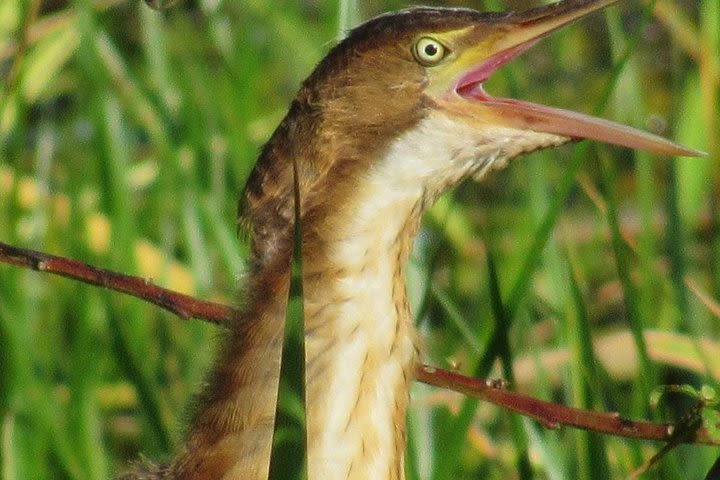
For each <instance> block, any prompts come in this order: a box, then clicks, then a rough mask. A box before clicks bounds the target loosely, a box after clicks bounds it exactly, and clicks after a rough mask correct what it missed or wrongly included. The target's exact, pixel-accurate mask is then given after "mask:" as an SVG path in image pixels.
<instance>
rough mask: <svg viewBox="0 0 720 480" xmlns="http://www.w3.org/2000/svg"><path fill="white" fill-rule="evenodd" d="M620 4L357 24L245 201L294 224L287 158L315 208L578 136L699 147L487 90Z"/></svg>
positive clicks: (659, 149)
mask: <svg viewBox="0 0 720 480" xmlns="http://www.w3.org/2000/svg"><path fill="white" fill-rule="evenodd" d="M615 1H616V0H566V1H563V2H559V3H556V4H552V5H547V6H543V7H538V8H535V9H531V10H527V11H524V12H519V13H516V12H510V13H482V12H478V11H475V10H470V9H463V8H430V7H419V8H411V9H407V10H403V11H400V12H394V13H389V14H385V15H381V16H379V17H376V18H374V19H372V20H370V21H368V22H366V23H364V24H362V25H360V26H359V27H357V28H355V29H353V30H352V31H351V32H350V33H349V34H348V36H347V37H346V38H345V39H344V40H343V41H341V42H340V43H339V44H338V45H337V46H335V47H334V48H333V49H332V50H331V51H330V52H329V54H328V55H327V56H326V57H325V58H324V59H323V60H322V61H321V62H320V64H319V65H318V66H317V67H316V69H315V71H314V72H313V73H312V74H311V75H310V76H309V77H308V79H307V80H306V81H305V82H304V83H303V85H302V87H301V89H300V92H299V93H298V96H297V98H296V100H295V101H294V102H293V105H292V107H291V109H290V112H289V113H288V116H287V117H286V118H285V120H284V121H283V123H282V124H281V125H280V127H279V128H278V130H277V131H276V133H275V135H274V137H273V139H271V141H270V142H269V143H268V145H267V146H266V147H265V150H264V152H263V155H262V156H261V159H260V161H259V163H258V166H257V167H256V169H255V172H254V173H253V177H251V180H250V182H249V187H248V190H246V204H247V205H250V207H251V208H250V210H253V206H257V208H255V211H257V212H261V211H264V213H261V214H260V215H259V216H258V218H259V222H267V221H268V220H269V218H270V216H272V215H275V218H276V220H275V221H276V222H278V223H282V224H286V225H287V224H291V223H292V210H291V208H290V206H291V198H292V197H291V196H290V194H291V191H292V185H293V183H292V173H291V170H290V163H289V162H288V161H287V159H290V158H292V159H293V161H294V162H296V166H297V169H298V170H297V171H298V180H299V182H298V183H299V185H300V190H301V193H302V196H303V202H304V205H307V206H308V208H313V207H314V206H316V205H320V204H323V203H327V199H329V198H330V199H332V200H333V202H332V203H333V205H342V204H344V203H345V200H346V199H347V198H348V197H352V196H353V195H355V194H356V193H357V191H358V190H359V189H361V187H362V185H363V181H364V179H368V178H387V179H389V180H388V182H387V184H386V185H385V186H384V188H385V189H386V190H387V191H391V190H392V191H403V189H407V191H408V192H411V193H410V194H409V195H414V194H415V193H412V192H414V191H421V192H422V195H423V196H424V198H423V202H422V203H423V206H424V205H426V204H429V203H431V202H432V201H433V200H434V198H435V197H436V196H437V195H439V194H440V193H442V192H443V191H445V190H447V189H448V188H450V187H452V186H453V185H455V184H456V183H457V182H459V181H460V180H462V179H463V178H466V177H467V176H473V177H475V178H480V177H482V176H483V175H484V174H485V173H486V172H487V171H489V170H490V169H491V168H498V167H502V166H504V165H505V164H506V162H507V161H508V160H510V159H512V158H514V157H517V156H518V155H520V154H523V153H527V152H530V151H533V150H537V149H541V148H546V147H551V146H556V145H560V144H562V143H566V142H569V141H574V140H582V139H593V140H598V141H602V142H606V143H610V144H615V145H619V146H624V147H629V148H637V149H642V150H647V151H650V152H655V153H658V154H662V155H683V156H697V155H701V153H700V152H697V151H695V150H692V149H690V148H686V147H683V146H680V145H677V144H675V143H673V142H671V141H669V140H666V139H664V138H661V137H658V136H656V135H653V134H650V133H646V132H643V131H640V130H637V129H634V128H631V127H627V126H624V125H620V124H617V123H614V122H611V121H608V120H604V119H600V118H596V117H592V116H589V115H585V114H581V113H576V112H572V111H567V110H562V109H559V108H553V107H548V106H544V105H538V104H534V103H530V102H525V101H521V100H515V99H509V98H496V97H493V96H491V95H489V94H488V93H487V92H486V91H485V89H484V83H485V82H486V80H488V79H489V78H490V77H491V76H492V75H493V74H494V73H495V72H496V71H497V70H498V69H499V68H500V67H502V66H503V65H505V64H506V63H508V62H510V61H511V60H512V59H514V58H515V57H517V56H518V55H520V54H521V53H523V52H525V51H526V50H528V49H529V48H530V47H532V46H533V45H535V44H536V43H537V42H538V41H539V40H541V39H542V38H543V37H545V36H547V35H548V34H550V33H552V32H554V31H555V30H557V29H559V28H561V27H563V26H565V25H567V24H569V23H571V22H573V21H575V20H577V19H579V18H582V17H584V16H586V15H588V14H590V13H592V12H594V11H597V10H599V9H601V8H603V7H606V6H608V5H610V4H612V3H615ZM278 159H280V161H278ZM282 159H286V160H282ZM413 189H414V190H413ZM273 195H275V196H276V197H277V198H275V199H272V198H271V197H272V196H273ZM390 200H392V198H390ZM303 208H305V206H304V207H303ZM421 210H422V209H421ZM278 212H280V213H281V215H280V217H281V220H277V218H278ZM330 213H332V211H331V212H330ZM318 215H321V216H322V215H328V212H323V213H320V214H318ZM316 216H317V215H316Z"/></svg>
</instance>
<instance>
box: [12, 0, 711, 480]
mask: <svg viewBox="0 0 720 480" xmlns="http://www.w3.org/2000/svg"><path fill="white" fill-rule="evenodd" d="M359 3H360V2H358V4H359ZM413 3H415V2H413ZM449 3H450V2H449ZM452 3H453V4H457V3H460V2H452ZM362 5H363V6H362V7H359V6H357V5H354V4H353V3H352V2H347V1H345V2H343V1H340V2H335V3H333V2H319V1H309V0H305V1H300V2H297V1H289V0H279V1H274V2H264V1H257V0H236V1H232V2H229V1H228V2H215V1H206V0H204V1H197V2H191V1H188V2H185V3H183V2H181V3H178V4H176V5H174V6H169V7H168V8H167V9H164V10H160V11H158V10H153V9H151V8H149V7H148V6H147V5H146V4H145V3H142V2H140V1H137V0H136V1H124V2H123V1H120V0H97V1H95V0H77V1H75V2H65V1H62V0H54V1H46V2H41V1H40V0H28V1H23V0H8V1H3V2H0V240H2V241H4V242H7V243H11V244H13V245H18V246H24V247H27V248H34V249H38V250H43V251H47V252H51V253H54V254H58V255H63V256H68V257H72V258H76V259H81V260H83V261H86V262H89V263H93V264H96V265H100V266H104V267H106V268H110V269H114V270H118V271H122V272H126V273H131V274H135V275H140V276H143V277H148V278H151V279H152V280H153V281H154V282H157V283H158V284H161V285H164V286H167V287H169V288H172V289H176V290H180V291H183V292H186V293H190V294H193V295H196V296H198V297H201V298H205V299H215V300H218V301H222V302H226V303H231V302H233V299H234V298H236V291H237V289H238V288H239V285H241V284H242V269H243V259H244V257H245V245H244V244H243V243H242V239H240V240H239V239H238V238H237V236H236V226H235V222H234V218H235V209H236V202H237V198H238V196H239V192H240V190H241V188H242V185H243V184H244V181H245V179H246V177H247V175H248V173H249V172H250V170H251V168H252V165H253V162H254V160H255V158H256V154H257V152H258V150H259V147H260V145H261V144H262V143H263V141H264V140H265V139H267V138H268V137H269V135H270V134H271V133H272V130H273V129H274V127H275V125H277V123H278V122H279V121H280V119H281V118H282V117H283V115H284V112H285V109H286V107H287V105H288V103H289V101H290V100H291V99H292V97H293V96H294V92H295V90H296V89H297V87H298V85H299V82H300V81H302V79H303V78H304V77H305V76H306V75H307V74H309V72H310V71H311V69H312V67H313V65H314V64H315V63H316V62H317V61H318V59H320V58H321V57H322V56H323V54H324V53H325V52H326V51H327V50H328V48H329V47H330V46H331V45H332V44H333V43H334V41H335V38H336V37H337V35H338V31H340V30H342V29H341V28H340V27H339V25H349V24H352V23H353V22H356V21H359V20H361V19H365V18H368V17H370V16H371V15H373V14H376V13H379V12H382V11H386V10H389V9H394V8H399V7H403V6H405V3H404V2H399V1H379V0H376V1H373V2H365V3H363V4H362ZM530 5H531V2H529V1H527V0H519V1H513V2H510V1H507V3H504V2H503V1H501V0H488V1H487V2H486V3H485V4H483V2H480V1H478V2H466V3H465V4H464V6H470V7H475V8H488V9H504V8H510V7H513V8H525V7H528V6H530ZM719 37H720V4H719V3H718V2H717V1H716V0H657V1H656V2H641V1H639V0H627V1H625V2H622V4H621V5H620V6H618V7H612V8H609V9H607V11H606V12H605V13H600V14H596V15H593V16H592V17H590V18H588V19H585V20H583V21H582V22H580V23H579V24H578V25H575V26H572V27H569V28H567V29H565V30H563V31H562V32H559V33H557V34H555V35H554V36H552V37H551V38H549V39H547V40H544V41H543V43H542V44H541V45H540V46H538V47H536V48H535V49H533V50H531V51H530V52H529V53H527V54H526V55H524V56H523V58H521V59H519V60H518V61H516V62H514V64H513V65H510V66H508V67H506V68H504V69H503V70H502V71H501V73H499V74H498V75H496V78H494V79H493V80H492V81H491V82H490V84H489V85H488V90H489V91H491V92H493V93H494V94H496V95H506V96H517V97H520V98H524V99H531V100H533V101H538V102H542V103H546V104H551V105H558V106H563V107H566V108H571V109H573V110H579V111H585V112H592V113H596V114H600V115H602V116H605V117H608V118H612V119H614V120H618V121H622V122H624V123H628V124H631V125H634V126H638V127H641V128H645V129H649V130H653V131H656V132H659V133H661V134H663V135H666V136H668V137H671V138H674V139H676V140H678V141H680V142H683V143H685V144H687V145H689V146H692V147H694V148H698V149H702V150H705V151H708V152H709V154H710V155H709V156H708V157H707V158H704V159H668V158H657V157H654V156H651V155H647V154H644V153H638V152H632V151H628V150H625V149H618V148H614V147H608V146H605V145H598V144H594V143H588V142H582V143H579V144H576V145H572V146H568V147H564V148H562V149H558V150H553V151H548V152H541V153H536V154H533V155H531V156H528V157H525V158H522V159H517V160H515V161H514V162H512V163H511V165H510V166H508V168H507V169H506V170H505V171H502V172H496V173H495V174H493V175H492V176H491V177H490V178H488V179H487V180H486V181H484V182H483V183H480V184H476V183H472V182H468V183H466V184H464V185H463V186H462V187H461V188H460V189H458V190H456V191H455V192H454V193H453V194H451V195H448V196H446V197H445V198H443V199H442V200H441V202H440V203H439V204H438V205H437V207H436V208H435V209H433V211H432V212H431V213H430V214H429V215H428V218H427V219H426V222H425V225H424V228H423V231H422V233H421V235H420V237H419V239H418V242H417V245H416V249H415V253H414V256H413V259H412V268H411V269H410V272H409V275H408V277H409V278H408V284H409V287H410V290H411V292H412V298H413V303H414V308H415V311H416V312H417V324H418V328H419V330H420V332H421V338H422V345H423V351H424V352H425V360H426V362H427V363H430V364H434V365H437V366H440V367H444V368H456V369H458V370H459V371H462V372H465V373H468V374H474V375H477V376H480V377H487V376H492V377H503V378H506V379H509V380H510V381H511V385H512V388H516V389H518V390H521V391H524V392H527V393H530V394H532V395H534V396H537V397H540V398H545V399H549V400H553V401H557V402H562V403H565V404H569V405H574V406H578V407H583V408H590V409H596V410H602V411H618V412H620V413H621V414H622V415H623V416H627V417H631V418H647V419H655V420H658V421H660V420H662V421H675V420H677V419H679V418H682V417H683V415H685V414H686V413H687V412H689V411H690V410H691V409H692V407H693V405H694V403H693V402H694V400H693V397H692V396H678V395H675V394H672V393H670V394H668V395H667V396H666V397H664V401H663V402H661V408H658V409H652V408H650V403H651V398H654V396H653V395H652V392H653V390H654V389H655V388H656V387H657V386H660V385H664V384H690V385H693V386H694V387H696V388H697V389H698V390H699V389H700V388H701V386H702V385H705V386H706V389H705V391H707V387H714V386H717V383H718V379H719V378H720V361H718V358H720V355H718V352H720V341H718V340H717V339H718V338H719V334H720V323H719V322H718V319H719V317H720V307H719V306H718V303H719V300H718V299H720V236H719V235H718V233H717V232H718V221H719V220H720V198H719V197H718V193H717V192H719V191H720V163H719V162H718V160H720V116H719V115H718V111H720V109H719V107H720V100H719V96H720V38H719ZM216 329H217V327H213V326H211V325H204V324H201V323H200V322H183V321H181V320H179V319H177V318H175V317H173V316H172V315H169V314H167V313H165V312H163V311H160V310H159V309H157V308H154V307H152V306H149V305H146V304H144V303H142V302H141V301H139V300H135V299H132V298H129V297H125V296H122V295H119V294H115V293H111V292H107V291H104V290H102V289H97V288H92V287H88V286H85V285H81V284H79V283H77V282H73V281H68V280H64V279H59V278H55V277H50V276H47V275H42V274H38V273H35V272H31V271H28V270H21V269H18V268H14V267H11V266H7V265H0V475H2V478H3V479H8V480H10V479H31V478H32V479H42V478H52V479H63V478H67V479H103V478H108V477H110V476H111V475H113V474H114V473H117V472H118V471H120V470H121V469H123V468H124V467H125V466H126V465H127V464H128V462H129V461H131V460H133V459H138V458H140V456H141V455H142V456H144V457H146V458H151V459H162V458H167V456H168V455H169V454H170V452H171V451H172V449H173V446H174V445H176V444H177V442H178V441H179V440H180V439H181V437H182V431H183V422H184V421H185V420H186V419H187V417H188V415H189V414H190V412H189V410H188V405H190V404H191V398H192V393H193V392H196V391H197V390H198V387H199V385H200V384H201V382H202V379H203V372H204V371H205V368H206V366H207V365H208V362H209V361H210V359H211V358H212V352H213V344H214V336H215V332H216V331H217V330H216ZM493 338H494V339H495V340H493ZM490 345H493V346H494V347H493V348H489V346H490ZM496 359H500V361H499V362H498V361H496ZM671 390H672V389H671ZM681 390H682V389H681ZM686 390H687V389H686ZM281 396H282V401H281V406H280V410H281V417H280V418H281V420H282V425H281V426H280V427H279V431H278V435H277V436H276V441H277V443H278V455H281V456H282V457H281V458H293V456H294V457H295V460H296V461H294V462H292V463H291V462H290V461H285V462H282V463H281V464H280V467H279V469H278V470H277V478H283V479H284V478H293V477H292V474H293V472H295V471H297V468H298V465H299V464H300V460H301V453H299V454H298V452H301V450H298V449H299V448H300V447H299V446H300V445H301V442H300V439H301V438H302V434H301V432H302V430H301V427H300V426H299V425H300V422H299V420H298V418H302V416H301V413H298V412H299V411H300V407H301V402H300V400H299V397H298V396H297V393H296V392H294V391H293V390H292V387H291V382H286V383H284V385H283V391H282V393H281ZM413 405H414V406H413V409H412V412H411V415H410V425H411V427H410V446H409V451H408V466H407V469H408V473H409V478H410V479H415V478H428V479H438V480H440V479H449V478H467V479H470V478H498V479H505V478H552V479H565V478H567V479H575V478H583V479H593V478H597V479H606V478H626V477H627V476H628V475H629V474H630V472H633V471H634V470H635V469H637V468H638V467H640V466H641V465H642V464H643V462H645V461H647V460H648V459H649V458H650V457H651V456H652V455H653V454H654V453H655V452H657V451H658V450H659V449H660V448H661V446H660V445H657V444H652V443H647V442H636V441H628V440H624V439H617V438H608V437H603V436H599V435H596V434H593V433H588V432H583V431H574V430H571V429H561V430H557V431H555V430H547V429H544V428H543V427H541V426H539V425H537V424H535V423H533V422H531V421H527V420H523V419H521V418H519V417H517V416H515V415H512V414H510V413H508V412H506V411H504V410H502V409H499V408H497V407H493V406H490V405H485V404H478V403H477V402H475V401H471V400H467V399H464V398H463V397H460V396H459V395H457V394H452V393H450V392H445V391H439V390H437V389H433V388H430V387H426V386H423V385H418V386H417V388H416V389H415V390H414V392H413ZM709 418H714V417H713V416H712V415H710V416H709ZM718 456H719V455H718V451H717V449H713V448H709V447H700V446H683V447H679V448H677V449H675V450H673V451H672V452H671V453H670V454H669V455H667V456H666V457H665V458H663V459H661V460H660V461H659V463H658V464H657V465H656V466H654V467H653V468H652V470H651V471H650V473H647V474H645V478H666V479H687V478H690V479H695V478H697V479H699V478H703V477H704V475H705V473H706V472H707V471H708V470H709V469H710V466H711V465H712V464H713V462H714V461H715V459H716V458H717V457H718Z"/></svg>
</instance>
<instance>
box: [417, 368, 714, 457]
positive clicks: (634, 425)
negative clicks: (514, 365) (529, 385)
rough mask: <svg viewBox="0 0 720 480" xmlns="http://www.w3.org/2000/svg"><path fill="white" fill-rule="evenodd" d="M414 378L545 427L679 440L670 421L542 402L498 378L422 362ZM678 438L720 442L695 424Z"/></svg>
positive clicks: (664, 440) (619, 435) (672, 440)
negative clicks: (474, 375)
mask: <svg viewBox="0 0 720 480" xmlns="http://www.w3.org/2000/svg"><path fill="white" fill-rule="evenodd" d="M417 380H419V381H421V382H423V383H427V384H428V385H433V386H436V387H441V388H446V389H449V390H453V391H455V392H459V393H462V394H464V395H469V396H471V397H475V398H477V399H479V400H484V401H487V402H490V403H493V404H495V405H498V406H500V407H503V408H505V409H507V410H512V411H513V412H517V413H520V414H522V415H525V416H527V417H530V418H533V419H535V420H537V421H539V422H540V423H542V424H543V425H544V426H545V427H546V428H553V429H555V428H559V427H560V426H562V425H565V426H570V427H576V428H581V429H583V430H589V431H594V432H600V433H605V434H608V435H614V436H617V437H625V438H634V439H638V440H657V441H661V442H676V441H678V438H677V437H676V429H675V426H674V425H672V424H664V423H652V422H642V421H635V420H628V419H625V418H622V417H621V416H620V415H619V414H618V413H607V412H595V411H591V410H582V409H579V408H573V407H568V406H566V405H561V404H557V403H551V402H545V401H543V400H538V399H537V398H533V397H530V396H529V395H525V394H523V393H518V392H512V391H510V390H506V389H505V388H503V387H502V386H500V387H499V386H498V385H497V382H493V381H487V380H480V379H476V378H470V377H466V376H464V375H460V374H457V373H453V372H450V371H447V370H443V369H440V368H435V367H430V366H427V365H421V366H420V367H419V368H418V371H417ZM679 442H680V443H699V444H705V445H720V441H718V440H717V439H715V438H712V437H711V436H710V435H709V434H708V432H707V431H706V430H705V429H704V428H698V429H697V430H696V431H695V432H694V433H693V434H691V435H688V434H687V432H683V435H682V436H681V437H680V438H679Z"/></svg>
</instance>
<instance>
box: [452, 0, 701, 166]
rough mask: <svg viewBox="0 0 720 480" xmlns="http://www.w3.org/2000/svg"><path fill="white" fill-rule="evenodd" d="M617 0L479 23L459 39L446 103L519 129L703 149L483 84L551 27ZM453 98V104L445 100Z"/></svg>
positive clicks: (652, 147)
mask: <svg viewBox="0 0 720 480" xmlns="http://www.w3.org/2000/svg"><path fill="white" fill-rule="evenodd" d="M615 1H616V0H567V1H564V2H560V3H556V4H552V5H548V6H545V7H540V8H536V9H532V10H527V11H525V12H521V13H512V14H509V15H506V16H504V17H500V18H498V17H494V18H492V19H491V20H489V21H488V22H479V23H478V24H477V25H476V26H474V27H473V28H472V29H470V30H469V31H468V33H467V34H466V35H465V36H464V38H463V39H462V43H463V45H466V46H464V47H463V48H462V49H461V51H460V53H459V56H458V59H457V61H456V62H454V63H455V64H456V66H455V68H454V69H453V70H455V69H456V68H459V69H460V70H459V71H458V72H457V74H456V75H454V84H451V90H450V92H449V93H450V94H449V95H447V96H445V100H446V101H447V103H446V102H443V103H446V106H447V107H450V108H452V109H453V110H456V111H457V110H458V108H460V109H464V110H466V113H468V114H471V115H472V116H473V117H474V118H475V119H476V120H479V121H483V122H484V121H487V122H492V123H493V124H495V125H502V126H506V127H510V128H514V129H518V130H530V131H535V132H543V133H550V134H555V135H560V136H564V137H568V138H570V139H583V138H586V139H594V140H599V141H602V142H607V143H610V144H614V145H621V146H625V147H630V148H637V149H641V150H646V151H649V152H654V153H658V154H663V155H679V156H702V155H704V153H702V152H699V151H697V150H694V149H691V148H687V147H684V146H682V145H678V144H676V143H673V142H671V141H669V140H666V139H664V138H661V137H658V136H656V135H653V134H650V133H647V132H643V131H641V130H637V129H635V128H631V127H627V126H625V125H620V124H618V123H615V122H611V121H609V120H604V119H600V118H595V117H592V116H589V115H585V114H582V113H576V112H571V111H567V110H562V109H559V108H553V107H547V106H544V105H538V104H534V103H530V102H524V101H520V100H515V99H508V98H495V97H492V96H490V95H488V94H487V93H486V92H485V90H484V89H483V83H484V82H485V80H487V79H488V78H489V77H490V76H491V75H492V74H493V73H494V72H495V71H496V70H497V69H498V68H500V67H501V66H503V65H505V64H506V63H508V62H509V61H510V60H512V59H513V58H515V57H517V56H518V55H520V54H521V53H523V52H525V51H526V50H527V49H528V48H530V47H531V46H533V45H534V44H535V43H537V42H538V41H539V40H540V39H542V38H543V37H545V36H546V35H548V34H550V33H552V32H553V31H555V30H557V29H559V28H561V27H563V26H565V25H567V24H568V23H570V22H572V21H574V20H577V19H579V18H581V17H584V16H585V15H587V14H589V13H591V12H594V11H596V10H599V9H601V8H603V7H605V6H607V5H610V4H612V3H615ZM452 103H455V104H456V105H450V104H452Z"/></svg>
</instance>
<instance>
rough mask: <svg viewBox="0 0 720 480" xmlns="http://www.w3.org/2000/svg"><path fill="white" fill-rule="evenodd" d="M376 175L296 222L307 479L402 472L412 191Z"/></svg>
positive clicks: (416, 201) (409, 362)
mask: <svg viewBox="0 0 720 480" xmlns="http://www.w3.org/2000/svg"><path fill="white" fill-rule="evenodd" d="M383 173H384V172H380V171H371V172H368V174H367V175H368V176H367V177H366V179H367V180H368V183H367V186H366V188H363V189H362V191H359V192H357V194H356V195H354V196H353V197H348V198H347V199H345V201H344V202H343V205H342V206H341V207H338V205H337V204H335V202H326V204H325V206H324V207H323V208H322V210H323V211H322V212H316V213H317V214H319V215H317V216H315V215H313V217H314V218H322V219H323V221H322V223H323V225H322V227H320V228H315V227H316V226H313V225H303V231H304V232H307V233H306V234H305V235H304V242H303V244H304V245H303V247H304V248H303V278H304V282H303V288H304V305H305V349H306V350H305V355H306V372H305V375H306V391H305V395H306V424H307V449H308V478H342V479H367V478H374V479H384V480H390V479H402V478H404V453H405V416H406V409H407V404H408V396H409V382H410V381H411V380H412V377H413V366H414V360H415V358H416V349H415V346H414V343H413V327H412V324H411V321H410V312H409V308H408V302H407V296H406V290H405V282H404V274H403V270H404V265H405V263H406V261H407V258H408V254H409V251H410V248H411V244H412V239H413V237H414V234H415V232H416V231H417V228H418V221H419V218H420V199H421V195H420V194H419V193H420V192H419V191H402V190H398V189H395V188H393V186H392V185H388V184H387V182H388V181H389V180H390V179H391V178H392V176H387V175H384V174H383Z"/></svg>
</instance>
